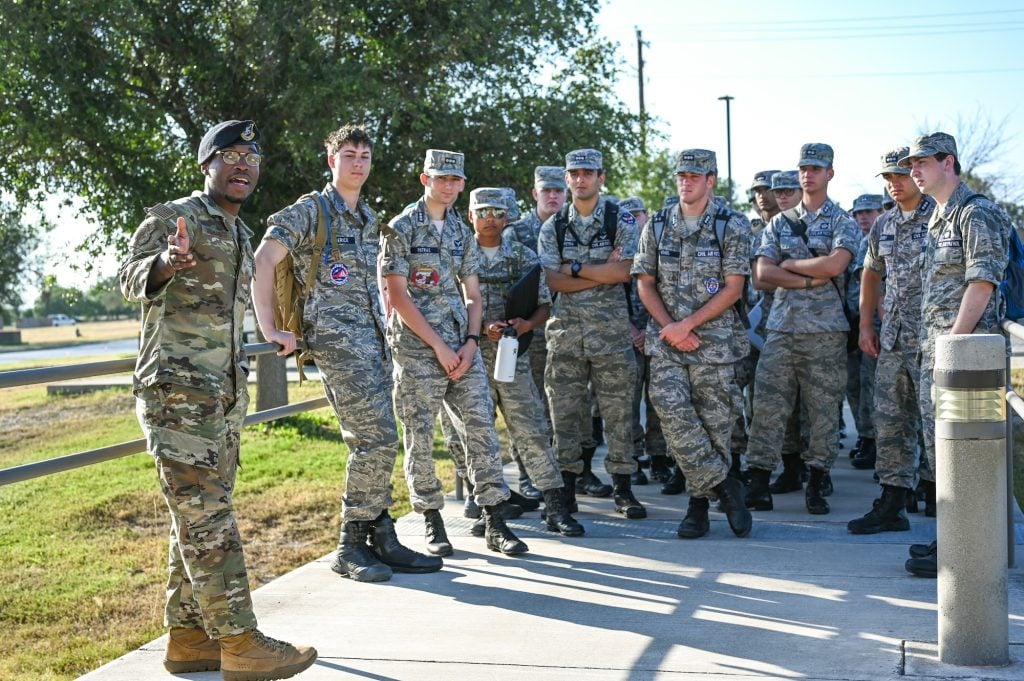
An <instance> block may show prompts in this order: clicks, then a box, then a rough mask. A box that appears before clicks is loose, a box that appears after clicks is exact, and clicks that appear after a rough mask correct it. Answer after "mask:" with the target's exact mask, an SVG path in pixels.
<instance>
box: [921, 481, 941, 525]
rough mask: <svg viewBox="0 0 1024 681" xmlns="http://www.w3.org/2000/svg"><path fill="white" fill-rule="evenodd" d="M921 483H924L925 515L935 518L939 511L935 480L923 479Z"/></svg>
mask: <svg viewBox="0 0 1024 681" xmlns="http://www.w3.org/2000/svg"><path fill="white" fill-rule="evenodd" d="M921 484H922V485H924V515H925V517H926V518H934V517H935V516H936V515H938V512H939V507H938V504H937V503H936V501H935V481H934V480H922V481H921Z"/></svg>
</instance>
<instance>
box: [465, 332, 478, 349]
mask: <svg viewBox="0 0 1024 681" xmlns="http://www.w3.org/2000/svg"><path fill="white" fill-rule="evenodd" d="M466 340H467V341H469V340H472V341H473V342H474V343H476V344H477V346H479V345H480V336H477V335H476V334H474V333H469V334H466Z"/></svg>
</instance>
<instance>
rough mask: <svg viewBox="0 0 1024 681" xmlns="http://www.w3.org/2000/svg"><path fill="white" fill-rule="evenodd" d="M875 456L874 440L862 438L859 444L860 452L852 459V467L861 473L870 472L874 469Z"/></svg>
mask: <svg viewBox="0 0 1024 681" xmlns="http://www.w3.org/2000/svg"><path fill="white" fill-rule="evenodd" d="M876 455H877V452H876V451H875V438H873V437H866V438H863V439H862V440H861V444H860V452H859V453H858V454H857V455H856V456H855V457H853V461H852V463H853V467H854V468H857V469H859V470H862V471H867V470H872V469H873V468H874V467H875V458H876Z"/></svg>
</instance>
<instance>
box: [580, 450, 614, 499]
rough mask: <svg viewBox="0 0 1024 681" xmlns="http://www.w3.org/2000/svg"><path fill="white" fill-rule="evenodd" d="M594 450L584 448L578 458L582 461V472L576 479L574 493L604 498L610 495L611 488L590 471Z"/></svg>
mask: <svg viewBox="0 0 1024 681" xmlns="http://www.w3.org/2000/svg"><path fill="white" fill-rule="evenodd" d="M594 451H595V450H594V448H593V447H584V448H583V454H582V456H581V457H580V458H581V459H582V460H583V472H582V473H580V475H579V477H578V478H576V493H577V494H589V495H590V496H592V497H606V496H608V495H610V494H611V493H612V486H611V485H606V484H604V483H603V482H601V479H600V478H598V477H597V476H596V475H594V471H592V470H591V469H590V467H591V465H592V464H593V461H594Z"/></svg>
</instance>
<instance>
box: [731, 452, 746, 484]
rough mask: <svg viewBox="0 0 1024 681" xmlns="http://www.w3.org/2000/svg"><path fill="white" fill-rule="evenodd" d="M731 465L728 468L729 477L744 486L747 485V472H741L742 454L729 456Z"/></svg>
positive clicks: (734, 453)
mask: <svg viewBox="0 0 1024 681" xmlns="http://www.w3.org/2000/svg"><path fill="white" fill-rule="evenodd" d="M730 458H731V459H732V463H731V464H730V466H729V475H731V476H732V477H734V478H736V479H737V480H739V481H740V482H742V483H743V484H744V485H745V484H747V472H746V471H745V470H743V454H742V453H741V452H733V453H732V454H731V455H730Z"/></svg>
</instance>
